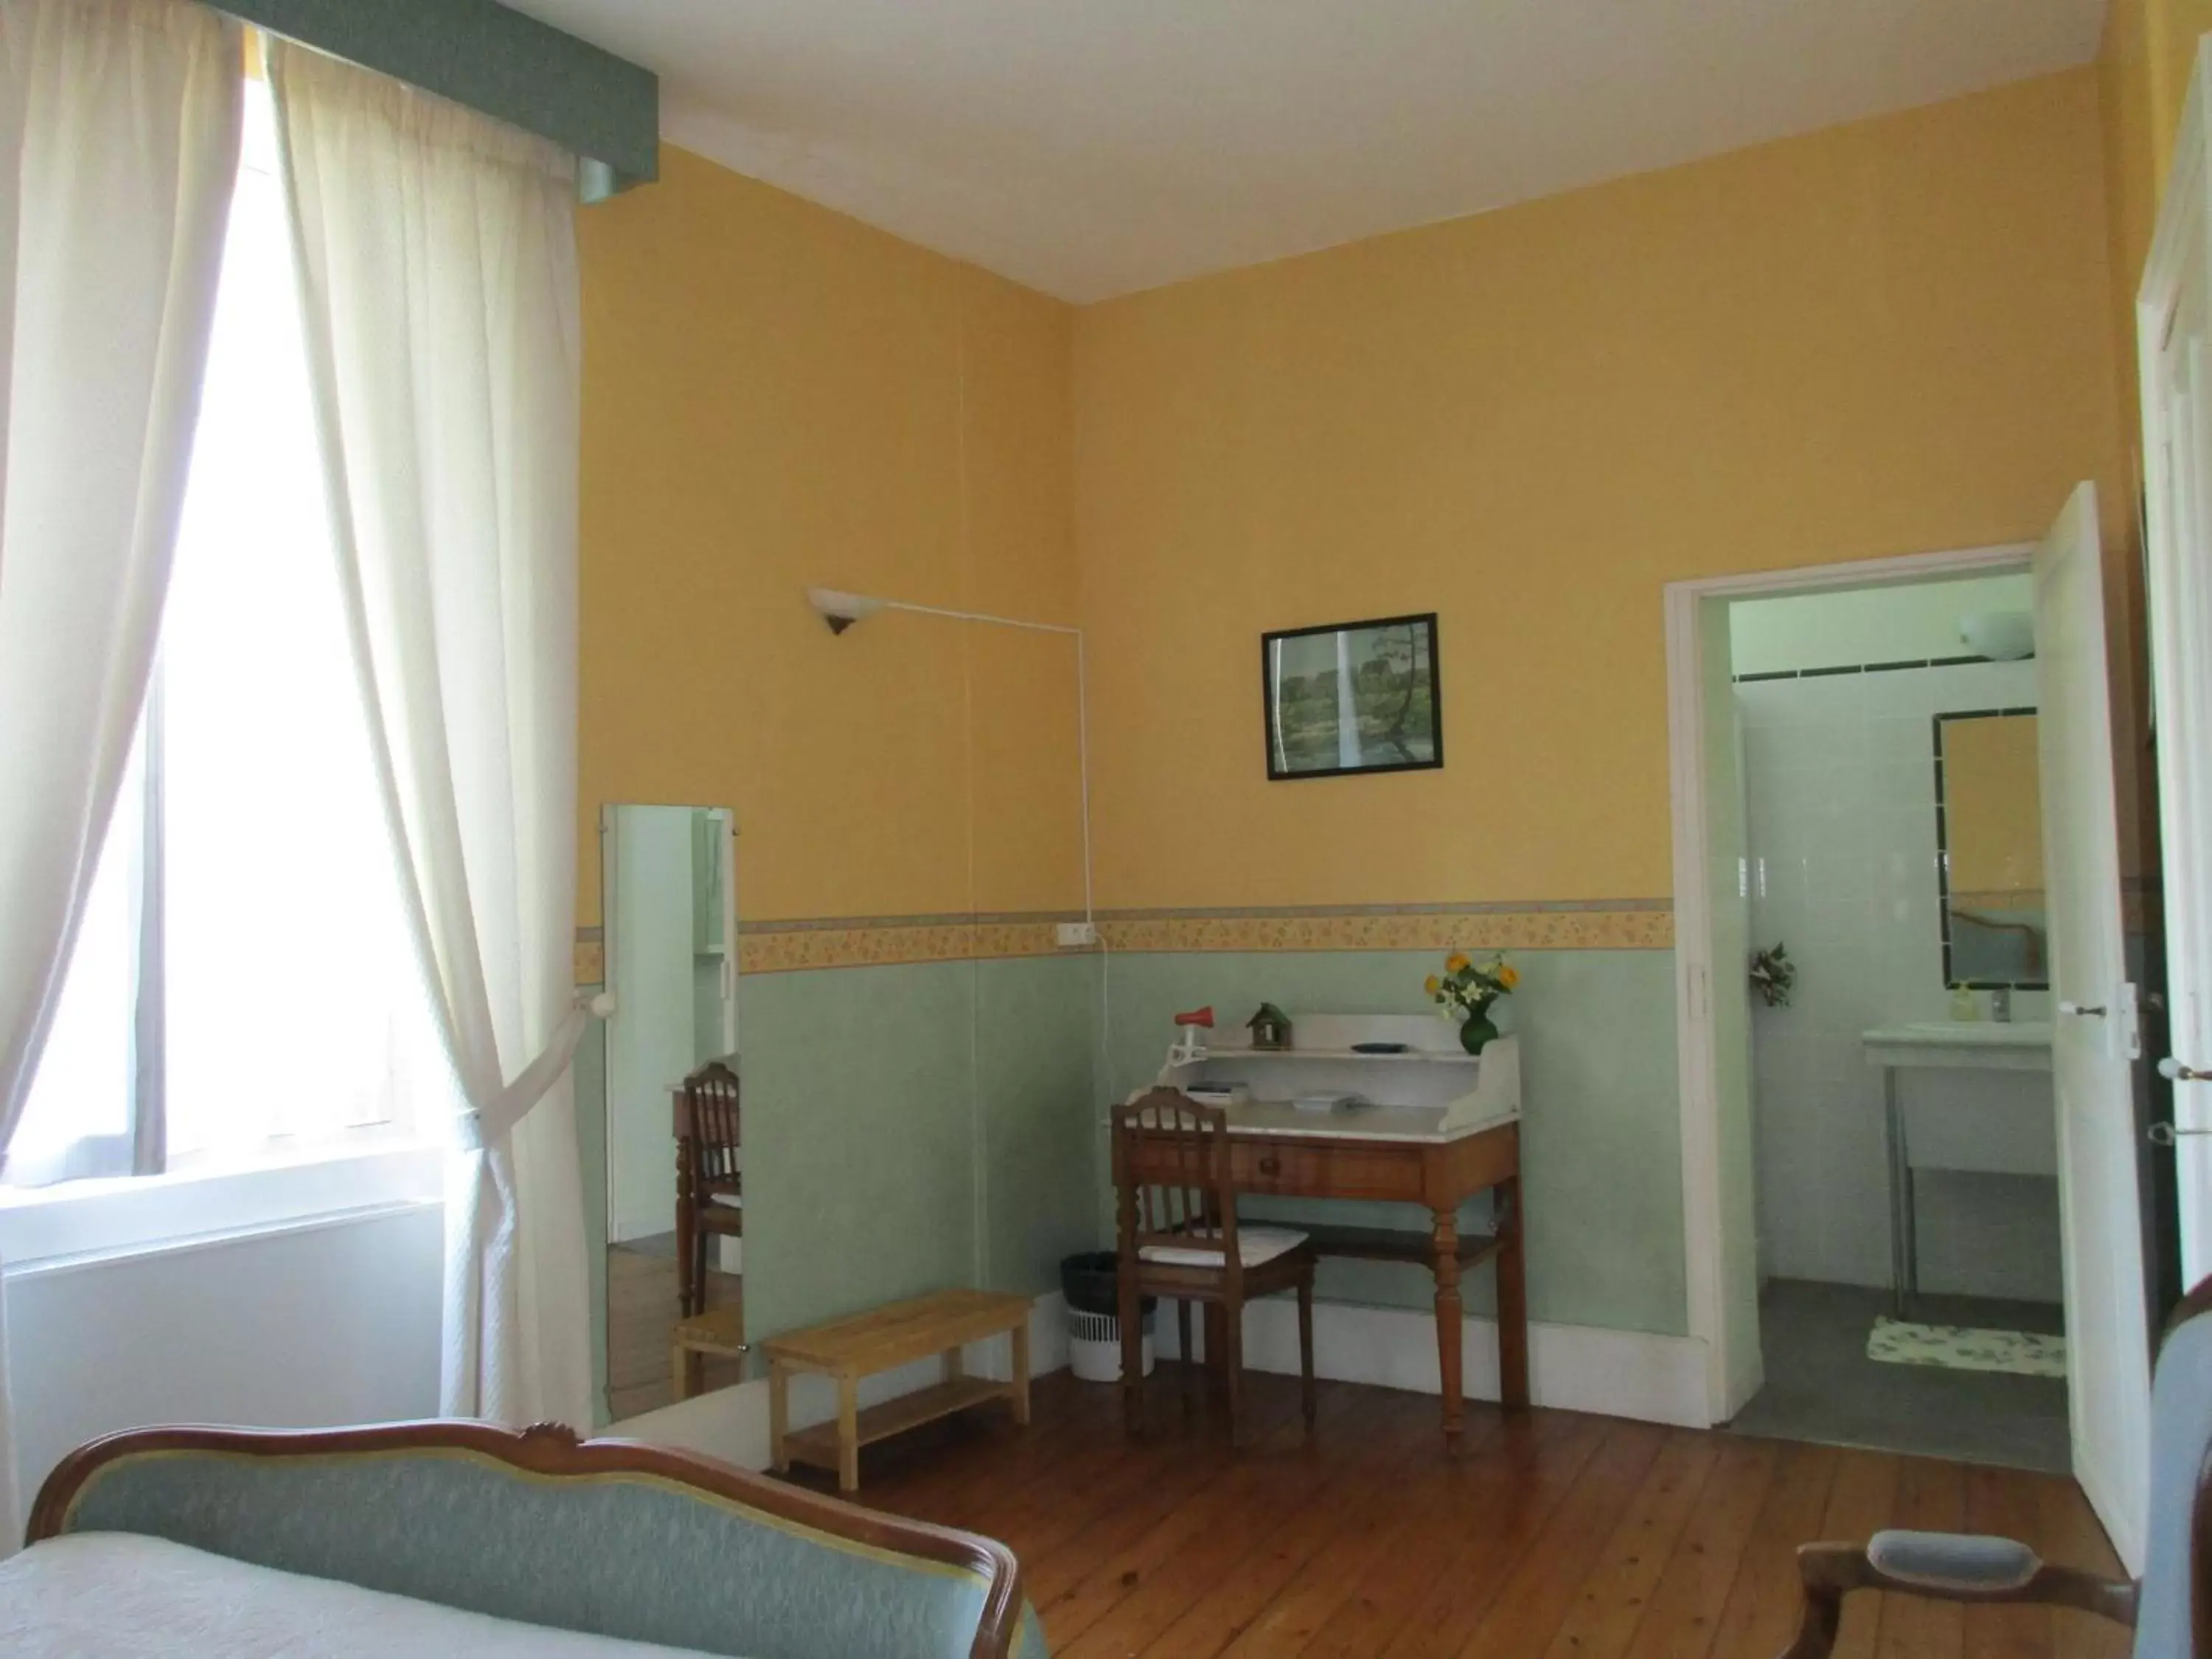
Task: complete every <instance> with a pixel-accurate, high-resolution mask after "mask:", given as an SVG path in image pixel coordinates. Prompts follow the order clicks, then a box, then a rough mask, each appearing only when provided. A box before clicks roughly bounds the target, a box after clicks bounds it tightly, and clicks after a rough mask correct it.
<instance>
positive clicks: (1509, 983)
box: [1498, 968, 1521, 991]
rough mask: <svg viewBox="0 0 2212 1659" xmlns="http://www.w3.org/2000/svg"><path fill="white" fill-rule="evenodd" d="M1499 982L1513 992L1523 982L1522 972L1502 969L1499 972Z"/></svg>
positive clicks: (1514, 969)
mask: <svg viewBox="0 0 2212 1659" xmlns="http://www.w3.org/2000/svg"><path fill="white" fill-rule="evenodd" d="M1520 982H1521V970H1520V969H1518V968H1500V969H1498V983H1499V984H1500V985H1503V986H1504V987H1505V988H1506V989H1507V990H1509V991H1510V990H1511V989H1512V988H1513V987H1515V986H1516V985H1518V984H1519V983H1520Z"/></svg>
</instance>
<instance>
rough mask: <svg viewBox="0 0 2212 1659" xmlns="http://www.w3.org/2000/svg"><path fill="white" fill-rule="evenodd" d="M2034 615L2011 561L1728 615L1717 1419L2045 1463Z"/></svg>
mask: <svg viewBox="0 0 2212 1659" xmlns="http://www.w3.org/2000/svg"><path fill="white" fill-rule="evenodd" d="M1728 629H1729V656H1730V667H1731V670H1732V674H1731V679H1732V683H1733V692H1732V696H1733V701H1734V703H1735V718H1736V722H1737V742H1738V754H1739V757H1740V766H1741V771H1740V781H1741V800H1742V811H1743V823H1744V831H1745V858H1746V868H1745V877H1746V896H1747V900H1748V923H1749V938H1750V944H1751V951H1750V953H1749V963H1750V968H1749V973H1750V978H1751V981H1752V984H1751V989H1752V997H1751V1004H1750V1007H1751V1019H1750V1036H1751V1079H1750V1080H1751V1141H1752V1151H1753V1175H1754V1181H1755V1188H1756V1196H1755V1210H1756V1217H1757V1222H1756V1243H1755V1249H1756V1251H1757V1264H1758V1278H1759V1346H1760V1350H1761V1353H1762V1356H1763V1360H1764V1364H1763V1370H1764V1378H1763V1382H1762V1384H1761V1386H1760V1388H1759V1390H1758V1392H1757V1393H1756V1394H1754V1395H1753V1396H1752V1397H1751V1399H1750V1401H1748V1402H1747V1404H1746V1405H1745V1406H1744V1407H1743V1408H1742V1409H1741V1411H1740V1412H1739V1413H1737V1415H1736V1417H1735V1419H1734V1421H1735V1427H1736V1428H1738V1429H1739V1430H1741V1431H1745V1432H1748V1433H1754V1434H1763V1435H1769V1436H1774V1437H1783V1438H1788V1439H1803V1440H1815V1441H1821V1442H1826V1443H1838V1444H1847V1445H1862V1446H1875V1447H1880V1448H1881V1449H1887V1450H1893V1451H1903V1452H1914V1453H1921V1454H1926V1455H1940V1456H1946V1457H1954V1458H1960V1459H1964V1460H1966V1461H1969V1462H1989V1463H1999V1464H2006V1465H2010V1466H2014V1467H2019V1468H2035V1469H2043V1470H2047V1471H2051V1472H2053V1473H2065V1472H2066V1471H2067V1470H2068V1469H2069V1467H2070V1462H2071V1460H2070V1455H2069V1427H2068V1420H2067V1409H2066V1380H2065V1379H2066V1360H2065V1334H2064V1331H2065V1320H2064V1314H2063V1302H2064V1275H2063V1266H2062V1261H2061V1255H2060V1250H2059V1215H2058V1180H2057V1175H2058V1149H2057V1123H2056V1118H2055V1113H2054V1106H2053V1098H2052V1091H2051V1071H2050V1066H2051V1042H2050V1030H2051V1006H2050V1002H2051V993H2050V982H2051V981H2050V963H2049V949H2050V929H2049V924H2048V921H2047V918H2046V917H2045V911H2044V905H2045V900H2044V875H2043V848H2042V813H2041V810H2040V805H2039V778H2038V771H2039V769H2038V757H2037V738H2038V723H2037V708H2036V703H2037V688H2036V665H2035V661H2034V626H2033V585H2032V579H2031V578H2030V576H2029V575H2028V574H2027V572H2026V571H2025V570H2011V571H2005V572H2002V573H1998V574H1975V575H1970V576H1964V577H1957V578H1953V579H1950V580H1925V581H1920V582H1913V583H1905V584H1891V585H1887V586H1875V587H1862V588H1854V589H1846V590H1842V591H1836V592H1814V593H1786V594H1778V595H1772V596H1768V597H1761V598H1752V599H1740V600H1736V601H1734V602H1732V603H1731V604H1730V605H1729V612H1728Z"/></svg>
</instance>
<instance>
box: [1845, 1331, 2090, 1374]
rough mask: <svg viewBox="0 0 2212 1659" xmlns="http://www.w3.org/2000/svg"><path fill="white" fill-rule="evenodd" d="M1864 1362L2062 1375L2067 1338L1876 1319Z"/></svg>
mask: <svg viewBox="0 0 2212 1659" xmlns="http://www.w3.org/2000/svg"><path fill="white" fill-rule="evenodd" d="M1867 1358H1869V1359H1881V1360H1886V1361H1887V1362H1888V1363H1889V1364H1893V1365H1941V1366H1942V1367H1943V1368H1944V1369H1946V1370H1954V1371H2008V1372H2010V1373H2011V1374H2012V1375H2013V1376H2057V1377H2063V1376H2065V1375H2066V1339H2065V1338H2064V1337H2063V1336H2039V1335H2037V1334H2035V1333H2033V1332H2032V1331H1984V1330H1976V1329H1974V1328H1972V1327H1971V1326H1966V1325H1918V1324H1915V1323H1913V1322H1911V1321H1910V1320H1905V1319H1890V1318H1887V1317H1886V1316H1885V1317H1881V1318H1877V1319H1876V1320H1875V1322H1874V1331H1873V1334H1871V1335H1869V1337H1868V1338H1867Z"/></svg>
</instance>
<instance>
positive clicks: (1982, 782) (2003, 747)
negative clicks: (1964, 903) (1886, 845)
mask: <svg viewBox="0 0 2212 1659" xmlns="http://www.w3.org/2000/svg"><path fill="white" fill-rule="evenodd" d="M1942 726H1943V821H1944V848H1945V851H1946V853H1947V854H1948V858H1949V860H1950V879H1951V892H1952V895H1953V896H1954V897H1957V896H1964V895H1969V894H1971V895H1973V896H1977V897H1986V896H1990V895H1996V894H2020V895H2025V894H2031V893H2040V892H2041V891H2042V890H2043V797H2042V789H2041V784H2040V780H2041V775H2042V767H2041V763H2040V761H2039V757H2038V754H2037V750H2036V726H2037V721H2036V717H2035V716H2034V715H2033V714H2013V715H2008V716H2005V717H2003V718H2001V719H1984V720H1946V721H1944V722H1943V723H1942Z"/></svg>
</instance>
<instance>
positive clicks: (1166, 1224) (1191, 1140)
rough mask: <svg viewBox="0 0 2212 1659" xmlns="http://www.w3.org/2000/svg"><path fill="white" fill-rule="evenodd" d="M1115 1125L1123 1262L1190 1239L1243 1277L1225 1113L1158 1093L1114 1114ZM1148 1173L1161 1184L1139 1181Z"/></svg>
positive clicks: (1174, 1092)
mask: <svg viewBox="0 0 2212 1659" xmlns="http://www.w3.org/2000/svg"><path fill="white" fill-rule="evenodd" d="M1112 1122H1113V1145H1114V1181H1115V1188H1116V1197H1117V1200H1118V1204H1119V1210H1120V1216H1121V1240H1120V1243H1121V1254H1122V1255H1123V1256H1124V1257H1125V1258H1130V1259H1133V1257H1134V1256H1135V1255H1136V1254H1137V1253H1138V1252H1139V1251H1140V1250H1142V1249H1145V1248H1146V1246H1147V1245H1154V1244H1160V1245H1171V1246H1174V1245H1180V1246H1183V1247H1188V1245H1189V1243H1191V1240H1192V1238H1193V1237H1201V1238H1204V1239H1206V1240H1207V1241H1208V1242H1209V1243H1211V1242H1213V1241H1216V1240H1218V1242H1219V1246H1220V1249H1221V1251H1222V1265H1223V1271H1224V1272H1225V1273H1228V1274H1229V1275H1230V1276H1231V1278H1237V1277H1241V1276H1242V1262H1241V1261H1240V1260H1239V1258H1238V1255H1237V1203H1236V1199H1235V1197H1234V1195H1233V1192H1232V1189H1231V1176H1230V1168H1229V1114H1228V1113H1227V1111H1226V1110H1225V1109H1223V1108H1221V1107H1218V1106H1207V1105H1202V1104H1200V1103H1199V1102H1197V1101H1195V1100H1193V1099H1192V1098H1191V1097H1189V1096H1188V1095H1187V1094H1184V1093H1183V1092H1182V1091H1181V1090H1179V1089H1170V1088H1166V1087H1162V1088H1158V1089H1153V1090H1150V1091H1147V1092H1146V1093H1145V1094H1142V1095H1140V1096H1139V1097H1136V1098H1135V1099H1133V1100H1128V1101H1125V1102H1123V1103H1121V1104H1120V1105H1117V1106H1115V1108H1114V1109H1113V1117H1112ZM1140 1149H1141V1152H1142V1153H1143V1155H1142V1156H1141V1157H1140V1156H1139V1152H1140ZM1140 1170H1154V1171H1158V1172H1162V1173H1164V1176H1165V1178H1164V1179H1158V1178H1155V1179H1152V1180H1145V1179H1141V1178H1140V1176H1139V1172H1140Z"/></svg>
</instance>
